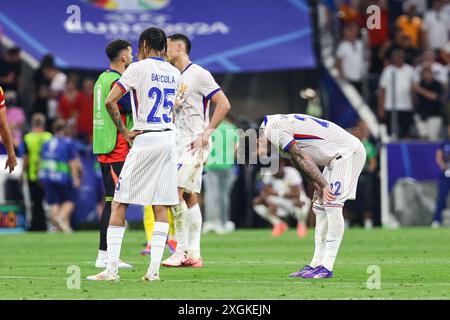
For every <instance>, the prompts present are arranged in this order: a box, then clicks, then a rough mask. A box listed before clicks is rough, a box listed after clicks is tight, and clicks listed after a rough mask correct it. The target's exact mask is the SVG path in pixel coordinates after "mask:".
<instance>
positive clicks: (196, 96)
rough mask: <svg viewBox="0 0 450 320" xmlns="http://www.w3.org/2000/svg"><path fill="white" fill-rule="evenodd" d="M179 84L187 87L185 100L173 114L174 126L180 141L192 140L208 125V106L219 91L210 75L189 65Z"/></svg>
mask: <svg viewBox="0 0 450 320" xmlns="http://www.w3.org/2000/svg"><path fill="white" fill-rule="evenodd" d="M180 83H184V84H186V86H187V90H186V100H185V101H184V103H183V104H182V105H181V106H180V108H178V109H177V110H176V112H175V125H176V127H177V130H178V135H179V136H180V138H181V139H182V140H193V139H195V138H196V137H197V136H198V135H199V134H202V133H203V132H204V131H205V129H206V128H207V127H208V124H209V104H210V100H211V98H212V96H213V95H214V94H215V93H216V92H217V91H219V90H221V89H220V86H219V85H218V84H217V83H216V81H215V80H214V78H213V76H212V75H211V73H210V72H209V71H208V70H206V69H204V68H202V67H201V66H199V65H197V64H195V63H191V64H189V65H188V66H187V67H186V68H185V69H184V70H183V71H182V72H181V77H180Z"/></svg>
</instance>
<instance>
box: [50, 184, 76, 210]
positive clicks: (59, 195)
mask: <svg viewBox="0 0 450 320" xmlns="http://www.w3.org/2000/svg"><path fill="white" fill-rule="evenodd" d="M44 193H45V200H46V201H47V204H49V205H53V204H63V203H64V202H74V201H75V188H74V187H72V185H65V184H63V185H61V184H55V183H46V184H45V185H44Z"/></svg>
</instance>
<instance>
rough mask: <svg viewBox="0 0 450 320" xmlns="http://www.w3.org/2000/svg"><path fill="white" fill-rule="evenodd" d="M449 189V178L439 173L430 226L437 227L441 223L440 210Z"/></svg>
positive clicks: (445, 200)
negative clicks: (434, 209) (434, 208)
mask: <svg viewBox="0 0 450 320" xmlns="http://www.w3.org/2000/svg"><path fill="white" fill-rule="evenodd" d="M449 189H450V178H448V177H446V176H445V174H444V173H441V176H440V177H439V183H438V198H437V203H436V212H435V214H434V217H433V223H432V227H435V228H436V227H439V226H440V225H441V223H442V211H443V210H444V208H445V207H446V204H447V195H448V192H449Z"/></svg>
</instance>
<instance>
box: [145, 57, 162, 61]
mask: <svg viewBox="0 0 450 320" xmlns="http://www.w3.org/2000/svg"><path fill="white" fill-rule="evenodd" d="M147 59H152V60H158V61H163V62H165V61H166V60H164V58H161V57H148V58H147Z"/></svg>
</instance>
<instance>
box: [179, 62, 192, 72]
mask: <svg viewBox="0 0 450 320" xmlns="http://www.w3.org/2000/svg"><path fill="white" fill-rule="evenodd" d="M193 64H194V63H193V62H191V63H189V64H188V65H187V66H186V68H184V70H183V71H181V74H183V72H185V71H186V70H187V69H189V67H190V66H192V65H193Z"/></svg>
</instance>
